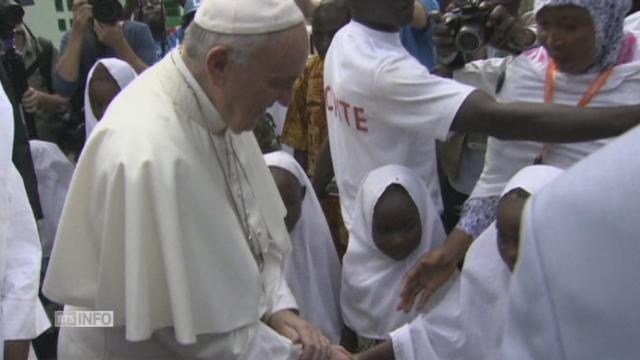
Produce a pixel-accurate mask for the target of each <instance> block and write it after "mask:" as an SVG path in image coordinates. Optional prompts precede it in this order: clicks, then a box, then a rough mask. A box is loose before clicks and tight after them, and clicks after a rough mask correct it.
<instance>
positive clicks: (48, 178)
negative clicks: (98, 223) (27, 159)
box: [29, 140, 74, 259]
mask: <svg viewBox="0 0 640 360" xmlns="http://www.w3.org/2000/svg"><path fill="white" fill-rule="evenodd" d="M29 147H30V148H31V157H32V159H33V168H34V169H35V171H36V178H37V179H38V194H39V195H40V204H42V215H43V218H42V219H41V220H40V221H39V222H38V233H39V234H40V242H41V243H42V257H43V258H45V259H48V258H49V256H50V255H51V248H52V247H53V240H54V238H55V236H56V231H57V230H58V222H60V214H61V213H62V207H63V206H64V199H65V198H66V196H67V191H69V184H70V183H71V177H72V176H73V168H74V167H73V163H72V162H71V161H69V159H68V158H67V157H66V156H65V154H64V153H63V152H62V150H60V148H59V147H58V145H56V144H54V143H51V142H47V141H41V140H29Z"/></svg>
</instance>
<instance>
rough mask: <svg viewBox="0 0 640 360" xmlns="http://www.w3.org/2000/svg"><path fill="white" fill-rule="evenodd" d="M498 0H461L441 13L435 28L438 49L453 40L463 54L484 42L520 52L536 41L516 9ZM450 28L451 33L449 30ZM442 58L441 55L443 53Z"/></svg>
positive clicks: (445, 49)
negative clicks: (440, 24)
mask: <svg viewBox="0 0 640 360" xmlns="http://www.w3.org/2000/svg"><path fill="white" fill-rule="evenodd" d="M502 3H503V2H501V1H497V0H485V1H480V0H459V1H456V2H455V5H454V6H452V7H451V8H449V9H448V11H447V12H446V13H445V14H444V15H442V20H441V22H442V24H443V26H444V27H446V28H448V30H445V29H444V27H443V26H440V27H439V28H436V43H437V44H438V50H439V52H440V50H441V49H440V48H443V50H444V51H445V53H450V51H447V47H450V46H451V44H452V45H453V46H454V48H455V50H457V51H458V52H462V53H464V54H472V53H476V52H477V51H479V50H480V49H482V48H483V47H484V46H485V45H491V46H493V47H495V48H498V49H504V50H507V51H510V52H520V51H522V50H524V49H525V48H527V47H530V46H532V45H533V44H535V34H534V33H533V32H532V31H531V30H529V29H527V28H526V27H524V26H523V25H522V24H521V23H520V21H519V19H518V16H517V13H516V12H515V11H514V10H513V9H510V8H507V6H506V5H504V4H502ZM447 31H448V33H447ZM440 57H441V58H442V56H440Z"/></svg>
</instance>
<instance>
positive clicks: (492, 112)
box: [451, 91, 640, 143]
mask: <svg viewBox="0 0 640 360" xmlns="http://www.w3.org/2000/svg"><path fill="white" fill-rule="evenodd" d="M638 123H640V106H639V105H634V106H616V107H609V108H576V107H573V106H565V105H557V104H533V103H525V102H516V103H509V104H503V103H498V102H496V101H495V100H494V99H493V98H492V97H491V96H489V95H487V94H485V93H483V92H481V91H474V92H472V93H471V94H470V95H469V96H468V97H467V99H466V100H465V101H464V102H463V103H462V106H460V109H458V112H457V114H456V116H455V118H454V120H453V124H452V125H451V130H452V131H457V132H466V133H481V134H487V135H489V136H493V137H496V138H498V139H502V140H524V141H538V142H548V143H569V142H582V141H592V140H597V139H604V138H609V137H613V136H617V135H620V134H622V133H623V132H625V131H627V130H629V129H631V128H632V127H634V126H635V125H637V124H638Z"/></svg>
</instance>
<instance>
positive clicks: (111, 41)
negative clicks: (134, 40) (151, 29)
mask: <svg viewBox="0 0 640 360" xmlns="http://www.w3.org/2000/svg"><path fill="white" fill-rule="evenodd" d="M93 31H94V32H95V33H96V37H97V38H98V41H100V42H101V43H102V44H104V45H105V46H107V47H110V48H112V49H114V50H116V51H117V50H118V49H119V47H121V46H123V45H126V44H127V40H126V39H125V37H124V33H123V31H122V22H117V23H115V24H113V25H108V24H103V23H101V22H99V21H94V22H93Z"/></svg>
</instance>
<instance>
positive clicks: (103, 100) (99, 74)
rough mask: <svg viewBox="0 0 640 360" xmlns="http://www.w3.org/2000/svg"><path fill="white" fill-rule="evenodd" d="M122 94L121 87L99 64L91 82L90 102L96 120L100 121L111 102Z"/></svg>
mask: <svg viewBox="0 0 640 360" xmlns="http://www.w3.org/2000/svg"><path fill="white" fill-rule="evenodd" d="M119 92H120V86H118V83H117V82H116V80H115V79H114V78H113V77H112V76H111V74H109V71H108V70H107V68H106V67H104V65H102V64H98V66H96V69H95V70H94V71H93V76H92V77H91V81H89V102H90V103H91V110H92V111H93V115H95V117H96V119H97V120H98V121H100V119H102V116H103V115H104V112H105V111H106V110H107V107H108V106H109V104H110V103H111V100H113V98H115V97H116V95H118V93H119Z"/></svg>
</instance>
